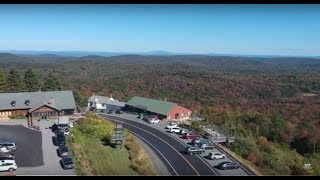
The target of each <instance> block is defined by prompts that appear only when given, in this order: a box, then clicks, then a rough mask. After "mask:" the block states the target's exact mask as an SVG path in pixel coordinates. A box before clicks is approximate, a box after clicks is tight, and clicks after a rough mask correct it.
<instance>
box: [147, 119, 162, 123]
mask: <svg viewBox="0 0 320 180" xmlns="http://www.w3.org/2000/svg"><path fill="white" fill-rule="evenodd" d="M148 122H149V123H151V124H153V123H159V122H160V119H148Z"/></svg>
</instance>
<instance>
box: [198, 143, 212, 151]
mask: <svg viewBox="0 0 320 180" xmlns="http://www.w3.org/2000/svg"><path fill="white" fill-rule="evenodd" d="M198 147H199V148H201V149H205V150H207V149H214V145H213V144H210V143H208V144H206V143H204V144H202V143H199V144H198Z"/></svg>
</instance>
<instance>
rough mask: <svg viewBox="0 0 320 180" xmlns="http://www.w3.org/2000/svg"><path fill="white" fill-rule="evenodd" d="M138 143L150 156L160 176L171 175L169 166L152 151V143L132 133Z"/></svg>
mask: <svg viewBox="0 0 320 180" xmlns="http://www.w3.org/2000/svg"><path fill="white" fill-rule="evenodd" d="M131 133H132V134H133V136H134V137H135V139H136V140H137V142H138V143H139V144H140V145H141V146H142V148H143V149H144V150H145V152H146V153H147V154H148V156H149V157H150V159H151V161H152V163H153V165H154V167H155V168H156V170H157V172H158V173H159V175H160V176H169V175H171V174H170V172H169V170H168V168H167V166H166V165H165V164H164V163H163V162H162V161H161V159H160V158H159V157H158V155H157V154H156V153H155V152H154V150H152V149H151V148H150V147H149V146H152V144H151V145H150V142H148V141H147V140H146V139H145V138H143V137H141V136H139V135H137V134H135V133H133V132H131Z"/></svg>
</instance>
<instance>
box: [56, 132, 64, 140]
mask: <svg viewBox="0 0 320 180" xmlns="http://www.w3.org/2000/svg"><path fill="white" fill-rule="evenodd" d="M57 137H58V138H59V139H64V138H65V137H64V135H63V134H61V133H59V134H57Z"/></svg>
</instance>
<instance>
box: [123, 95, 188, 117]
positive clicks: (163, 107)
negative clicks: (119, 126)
mask: <svg viewBox="0 0 320 180" xmlns="http://www.w3.org/2000/svg"><path fill="white" fill-rule="evenodd" d="M124 108H125V109H126V110H129V111H135V112H138V113H142V112H147V113H151V114H157V115H159V116H160V118H161V119H167V120H179V121H184V120H188V119H190V116H191V113H192V111H191V110H189V109H187V108H184V107H182V106H180V105H178V104H176V103H173V102H168V101H160V100H155V99H147V98H142V97H138V96H135V97H133V98H132V99H130V100H129V101H128V102H127V103H126V106H125V107H124Z"/></svg>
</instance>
